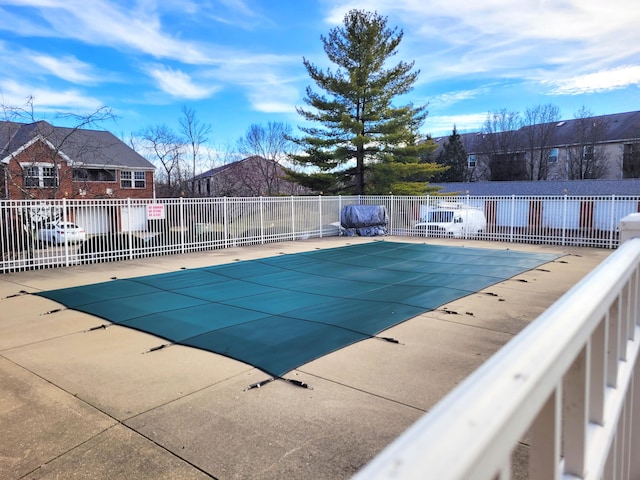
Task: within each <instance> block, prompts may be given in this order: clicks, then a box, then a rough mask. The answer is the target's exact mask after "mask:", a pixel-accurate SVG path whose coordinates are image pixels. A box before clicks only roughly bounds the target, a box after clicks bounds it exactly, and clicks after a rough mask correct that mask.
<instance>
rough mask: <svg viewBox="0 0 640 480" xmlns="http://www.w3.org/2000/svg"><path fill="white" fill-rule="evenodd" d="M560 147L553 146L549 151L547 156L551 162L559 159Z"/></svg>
mask: <svg viewBox="0 0 640 480" xmlns="http://www.w3.org/2000/svg"><path fill="white" fill-rule="evenodd" d="M558 153H559V151H558V149H557V148H552V149H551V150H550V151H549V156H548V157H547V162H549V163H556V162H557V161H558Z"/></svg>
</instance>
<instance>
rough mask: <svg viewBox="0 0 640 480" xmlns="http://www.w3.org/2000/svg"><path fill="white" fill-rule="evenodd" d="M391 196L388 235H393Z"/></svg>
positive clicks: (391, 200)
mask: <svg viewBox="0 0 640 480" xmlns="http://www.w3.org/2000/svg"><path fill="white" fill-rule="evenodd" d="M393 203H394V202H393V194H391V197H390V198H389V233H390V234H391V235H393V217H394V215H393V206H394V205H393Z"/></svg>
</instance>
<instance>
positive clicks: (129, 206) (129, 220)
mask: <svg viewBox="0 0 640 480" xmlns="http://www.w3.org/2000/svg"><path fill="white" fill-rule="evenodd" d="M131 208H132V207H131V198H127V238H129V260H133V233H131Z"/></svg>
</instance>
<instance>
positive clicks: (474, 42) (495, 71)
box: [325, 0, 640, 81]
mask: <svg viewBox="0 0 640 480" xmlns="http://www.w3.org/2000/svg"><path fill="white" fill-rule="evenodd" d="M325 3H326V4H327V5H328V14H327V20H328V22H329V23H330V24H331V25H341V23H342V19H343V16H344V14H345V13H346V12H347V11H348V10H349V9H352V8H359V9H364V10H367V11H377V12H379V13H380V14H382V15H387V16H389V22H388V25H389V26H391V27H393V26H395V25H401V26H402V29H403V30H404V34H405V35H404V39H403V42H402V44H401V47H400V48H401V49H403V57H405V58H414V59H416V67H417V68H420V69H421V70H422V72H423V74H422V76H421V81H425V80H428V81H434V80H442V79H447V78H454V77H458V76H460V75H462V74H466V75H472V76H476V77H477V76H484V77H496V78H497V77H510V78H515V77H520V78H531V77H532V76H533V75H534V73H536V72H539V71H540V70H544V71H549V72H555V71H559V70H562V71H573V72H574V74H581V75H585V74H589V73H593V72H594V71H598V70H606V69H611V68H615V67H616V66H618V65H624V64H629V63H637V59H638V58H639V57H640V42H638V36H637V25H638V24H640V9H638V8H635V6H634V5H632V4H631V2H630V1H628V0H609V1H607V2H602V0H563V1H545V0H522V1H518V2H514V1H513V0H484V1H482V2H469V1H462V0H430V1H429V2H424V1H423V0H351V1H348V3H343V2H342V1H341V0H326V2H325Z"/></svg>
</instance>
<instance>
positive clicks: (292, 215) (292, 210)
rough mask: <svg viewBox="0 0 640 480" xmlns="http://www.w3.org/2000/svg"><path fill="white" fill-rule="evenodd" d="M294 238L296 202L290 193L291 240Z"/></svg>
mask: <svg viewBox="0 0 640 480" xmlns="http://www.w3.org/2000/svg"><path fill="white" fill-rule="evenodd" d="M295 239H296V204H295V199H294V198H293V195H291V240H295Z"/></svg>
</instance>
